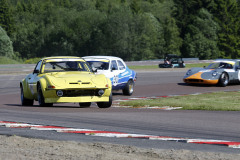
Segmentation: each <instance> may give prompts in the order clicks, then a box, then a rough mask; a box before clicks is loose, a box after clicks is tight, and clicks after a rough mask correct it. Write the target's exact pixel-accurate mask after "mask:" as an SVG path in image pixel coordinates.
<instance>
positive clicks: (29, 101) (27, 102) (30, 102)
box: [21, 86, 34, 106]
mask: <svg viewBox="0 0 240 160" xmlns="http://www.w3.org/2000/svg"><path fill="white" fill-rule="evenodd" d="M33 102H34V101H33V100H32V99H26V98H25V97H24V92H23V87H22V86H21V105H22V106H32V105H33Z"/></svg>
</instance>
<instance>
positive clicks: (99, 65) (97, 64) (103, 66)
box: [88, 61, 109, 70]
mask: <svg viewBox="0 0 240 160" xmlns="http://www.w3.org/2000/svg"><path fill="white" fill-rule="evenodd" d="M88 64H89V65H90V66H91V67H92V69H93V70H94V69H98V70H108V68H109V62H102V61H88Z"/></svg>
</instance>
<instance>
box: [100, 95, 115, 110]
mask: <svg viewBox="0 0 240 160" xmlns="http://www.w3.org/2000/svg"><path fill="white" fill-rule="evenodd" d="M97 105H98V107H99V108H109V107H111V106H112V93H111V95H110V96H109V101H108V102H97Z"/></svg>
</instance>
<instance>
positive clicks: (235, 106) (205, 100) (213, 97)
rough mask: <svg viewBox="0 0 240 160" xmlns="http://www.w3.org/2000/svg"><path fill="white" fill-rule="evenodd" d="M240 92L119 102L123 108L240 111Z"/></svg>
mask: <svg viewBox="0 0 240 160" xmlns="http://www.w3.org/2000/svg"><path fill="white" fill-rule="evenodd" d="M239 104H240V92H215V93H205V94H199V95H187V96H173V97H168V98H159V99H147V100H131V101H127V102H120V105H124V106H133V107H141V106H149V107H153V106H158V107H165V106H170V107H182V110H211V111H240V105H239Z"/></svg>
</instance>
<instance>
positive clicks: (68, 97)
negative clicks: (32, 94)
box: [43, 89, 111, 103]
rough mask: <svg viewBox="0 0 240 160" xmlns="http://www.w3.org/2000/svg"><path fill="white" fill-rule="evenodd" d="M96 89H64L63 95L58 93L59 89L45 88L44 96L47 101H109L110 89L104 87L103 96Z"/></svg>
mask: <svg viewBox="0 0 240 160" xmlns="http://www.w3.org/2000/svg"><path fill="white" fill-rule="evenodd" d="M98 90H99V89H95V90H79V89H76V90H67V89H65V90H64V89H63V90H62V91H63V95H62V96H58V95H57V91H58V90H57V89H52V90H44V91H43V96H44V99H45V103H64V102H71V103H74V102H108V101H109V96H110V94H111V90H110V89H104V94H103V95H102V96H99V95H97V94H96V93H97V91H98Z"/></svg>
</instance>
